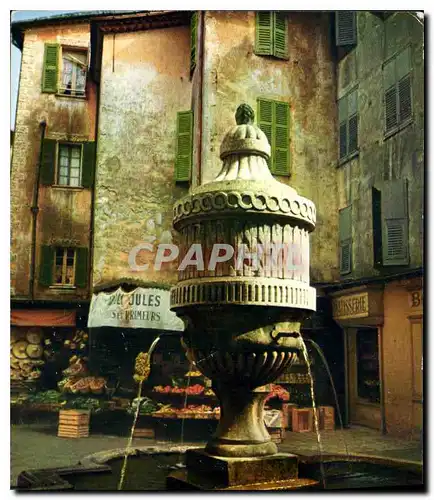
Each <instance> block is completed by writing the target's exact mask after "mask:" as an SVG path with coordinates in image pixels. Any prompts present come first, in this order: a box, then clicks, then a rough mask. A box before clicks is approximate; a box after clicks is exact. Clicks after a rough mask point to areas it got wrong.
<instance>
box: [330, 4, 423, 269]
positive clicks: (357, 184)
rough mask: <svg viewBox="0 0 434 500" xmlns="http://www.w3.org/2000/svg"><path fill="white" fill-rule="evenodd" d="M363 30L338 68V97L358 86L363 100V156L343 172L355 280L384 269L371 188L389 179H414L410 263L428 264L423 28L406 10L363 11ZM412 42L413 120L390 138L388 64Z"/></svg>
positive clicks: (360, 18) (343, 198)
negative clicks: (376, 248) (376, 249)
mask: <svg viewBox="0 0 434 500" xmlns="http://www.w3.org/2000/svg"><path fill="white" fill-rule="evenodd" d="M357 29H358V34H357V36H358V43H357V47H356V48H355V49H354V50H352V51H351V52H350V53H349V54H347V55H346V56H345V57H344V58H343V59H342V60H341V61H340V63H339V68H338V98H340V97H342V96H344V95H345V94H346V93H347V92H348V91H349V90H350V89H352V88H354V87H356V86H357V88H358V103H359V134H358V142H359V155H358V156H357V157H355V158H353V159H352V160H350V161H348V162H347V163H345V164H343V165H341V166H340V167H339V171H338V189H339V208H344V207H346V206H348V205H350V204H351V205H352V217H353V255H352V257H353V272H352V273H351V275H349V276H346V277H351V278H360V277H367V276H375V275H379V274H380V273H381V272H382V271H381V270H378V269H375V268H374V267H373V260H374V258H373V226H372V215H371V214H372V196H371V188H372V187H373V186H374V185H375V184H377V183H381V182H382V181H383V180H390V179H403V178H406V179H408V192H409V249H410V267H420V266H421V265H423V185H424V181H423V176H424V59H423V26H421V25H420V23H419V22H418V21H417V20H416V19H414V18H413V17H411V16H410V15H408V14H406V13H396V14H393V15H392V16H390V17H388V18H387V19H386V20H382V19H381V18H379V17H377V16H375V15H374V14H372V13H370V12H362V11H359V12H358V16H357ZM407 44H411V49H412V93H413V96H412V97H413V121H412V122H411V123H410V124H409V125H408V126H407V127H406V128H404V129H403V130H401V131H400V132H398V133H396V134H395V135H393V136H391V137H388V138H386V137H385V134H384V102H383V96H384V91H383V69H382V65H383V62H384V61H386V60H387V59H388V58H389V57H391V56H393V55H394V54H395V53H397V52H399V51H400V50H402V49H403V48H404V47H405V46H406V45H407ZM389 270H390V268H389ZM386 271H387V269H386ZM396 271H397V272H398V271H399V269H397V270H396Z"/></svg>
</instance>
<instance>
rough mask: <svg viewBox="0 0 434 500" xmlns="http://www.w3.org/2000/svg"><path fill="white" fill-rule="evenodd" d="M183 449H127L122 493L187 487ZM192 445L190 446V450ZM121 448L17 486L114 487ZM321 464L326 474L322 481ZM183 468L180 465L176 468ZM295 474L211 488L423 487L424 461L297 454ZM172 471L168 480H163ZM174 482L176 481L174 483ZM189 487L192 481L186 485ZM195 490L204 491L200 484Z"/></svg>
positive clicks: (28, 474) (22, 478) (23, 477)
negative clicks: (128, 453) (323, 481)
mask: <svg viewBox="0 0 434 500" xmlns="http://www.w3.org/2000/svg"><path fill="white" fill-rule="evenodd" d="M186 449H187V447H185V446H183V447H181V446H180V447H176V448H172V449H170V450H162V449H159V448H156V447H143V448H136V449H134V450H131V454H130V457H129V459H128V469H127V474H126V480H125V484H124V490H125V491H167V490H168V489H169V488H170V490H171V491H182V490H184V491H185V487H182V486H181V482H182V481H181V482H180V481H175V482H174V481H173V478H175V479H182V477H184V476H185V475H186V469H185V468H182V465H184V464H185V463H186V455H185V452H186ZM189 449H191V448H189ZM124 454H125V450H121V449H116V450H109V451H107V452H100V453H96V454H95V455H91V456H89V457H86V458H85V459H83V460H81V462H80V464H78V465H76V466H73V467H63V468H52V469H39V470H29V471H24V472H22V473H21V474H20V475H19V477H18V485H17V489H18V490H27V491H29V490H31V491H48V490H51V491H59V490H75V491H116V490H117V485H118V481H119V476H120V471H121V468H122V462H123V458H124ZM321 463H322V469H323V471H324V475H325V486H324V485H323V484H322V476H321ZM180 467H181V468H180ZM298 473H299V476H300V477H302V478H303V479H290V478H288V480H286V481H274V482H260V483H252V484H248V485H238V486H232V487H230V488H221V487H214V488H209V489H213V490H214V491H219V490H220V491H221V490H226V491H227V490H231V491H232V490H234V491H236V490H238V491H240V490H241V491H245V490H250V491H258V490H268V491H270V490H271V491H291V490H293V489H299V488H307V487H309V488H315V489H319V490H321V489H326V490H351V489H365V488H369V489H370V490H371V491H372V489H375V490H379V489H380V490H384V489H386V490H396V491H401V490H403V489H406V490H409V491H422V490H423V489H424V483H423V471H422V464H420V463H419V462H409V461H402V460H395V459H387V458H382V457H373V456H362V455H351V456H347V455H323V456H322V457H319V456H312V457H298ZM168 475H170V476H171V478H172V479H169V480H167V476H168ZM175 483H176V484H175ZM189 487H190V489H191V485H189ZM197 489H203V488H200V487H199V486H198V488H197Z"/></svg>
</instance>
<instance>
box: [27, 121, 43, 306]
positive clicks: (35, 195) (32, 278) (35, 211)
mask: <svg viewBox="0 0 434 500" xmlns="http://www.w3.org/2000/svg"><path fill="white" fill-rule="evenodd" d="M39 126H40V127H41V140H40V145H39V161H38V169H37V171H36V181H35V184H34V186H33V202H32V207H31V208H30V210H31V212H32V216H33V224H32V246H31V249H32V254H31V259H30V280H29V296H30V298H31V299H32V300H33V299H34V295H35V262H36V225H37V221H38V213H39V206H38V202H39V182H40V179H41V167H42V154H43V146H44V139H45V130H46V128H47V122H46V121H45V120H42V121H41V122H40V123H39Z"/></svg>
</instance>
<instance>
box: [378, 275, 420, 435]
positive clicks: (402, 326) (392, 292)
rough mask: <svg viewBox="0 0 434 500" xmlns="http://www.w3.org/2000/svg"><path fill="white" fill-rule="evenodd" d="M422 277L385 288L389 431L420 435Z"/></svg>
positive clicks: (384, 356) (385, 366) (386, 407)
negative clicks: (419, 298)
mask: <svg viewBox="0 0 434 500" xmlns="http://www.w3.org/2000/svg"><path fill="white" fill-rule="evenodd" d="M421 289H422V284H421V282H420V280H417V279H414V280H406V281H400V282H399V281H396V282H393V283H389V284H387V285H386V286H385V289H384V326H383V332H382V333H383V339H382V340H383V366H384V369H383V370H384V395H385V413H386V426H387V432H389V433H391V434H396V435H403V436H411V435H415V436H418V434H419V431H420V429H421V428H422V404H421V400H422V387H421V385H422V384H421V380H422V375H423V371H422V366H421V365H422V359H421V354H422V341H423V333H422V328H423V325H422V322H423V308H422V301H421V302H420V304H419V305H414V304H417V302H413V300H412V293H414V292H415V291H416V292H418V291H419V292H420V293H421Z"/></svg>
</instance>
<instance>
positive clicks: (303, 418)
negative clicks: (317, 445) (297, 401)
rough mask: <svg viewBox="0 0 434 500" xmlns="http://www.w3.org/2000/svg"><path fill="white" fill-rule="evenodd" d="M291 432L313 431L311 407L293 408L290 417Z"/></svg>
mask: <svg viewBox="0 0 434 500" xmlns="http://www.w3.org/2000/svg"><path fill="white" fill-rule="evenodd" d="M291 421H292V422H291V424H292V425H291V430H292V432H312V431H313V410H312V408H293V410H292V419H291Z"/></svg>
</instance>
